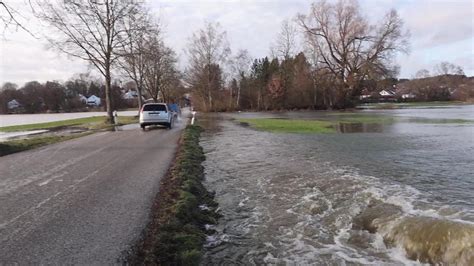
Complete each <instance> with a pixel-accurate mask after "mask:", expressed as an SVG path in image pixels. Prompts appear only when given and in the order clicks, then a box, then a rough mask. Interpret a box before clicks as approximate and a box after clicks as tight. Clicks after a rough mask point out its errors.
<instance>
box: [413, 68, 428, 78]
mask: <svg viewBox="0 0 474 266" xmlns="http://www.w3.org/2000/svg"><path fill="white" fill-rule="evenodd" d="M429 77H431V74H430V71H429V70H428V69H420V70H418V71H417V72H416V74H415V78H417V79H422V78H429Z"/></svg>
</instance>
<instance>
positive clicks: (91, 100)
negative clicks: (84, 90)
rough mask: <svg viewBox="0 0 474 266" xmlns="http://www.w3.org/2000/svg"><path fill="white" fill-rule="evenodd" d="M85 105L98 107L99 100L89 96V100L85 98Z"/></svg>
mask: <svg viewBox="0 0 474 266" xmlns="http://www.w3.org/2000/svg"><path fill="white" fill-rule="evenodd" d="M87 105H90V106H100V98H99V97H97V96H95V95H91V96H89V98H87Z"/></svg>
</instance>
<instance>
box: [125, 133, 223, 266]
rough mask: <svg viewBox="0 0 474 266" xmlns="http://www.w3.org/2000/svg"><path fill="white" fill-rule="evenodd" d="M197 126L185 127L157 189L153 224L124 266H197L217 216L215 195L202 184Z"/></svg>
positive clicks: (201, 157) (202, 172) (201, 158)
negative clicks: (208, 228)
mask: <svg viewBox="0 0 474 266" xmlns="http://www.w3.org/2000/svg"><path fill="white" fill-rule="evenodd" d="M201 130H202V129H201V128H200V127H199V126H192V125H190V126H188V127H187V128H186V129H185V131H184V134H183V138H182V141H181V145H180V148H179V150H178V153H177V156H176V161H175V163H174V166H173V168H172V169H171V170H170V172H169V174H168V175H167V177H165V179H164V181H163V182H162V184H161V186H160V191H159V193H158V196H157V199H156V200H155V203H154V207H153V214H152V220H151V222H150V223H149V224H148V226H147V229H146V230H145V232H144V236H143V239H142V240H141V242H140V243H138V244H137V245H136V247H135V250H134V251H132V252H133V254H132V255H131V256H130V257H129V258H128V261H127V264H134V265H135V264H152V265H199V263H200V261H201V258H202V254H203V245H204V243H205V241H206V233H210V232H209V231H208V230H207V229H206V224H216V223H217V219H218V218H219V214H218V213H217V212H216V209H217V203H216V202H215V201H214V195H213V194H212V193H210V192H208V191H207V190H206V188H205V187H204V185H203V184H202V181H203V179H204V168H203V166H202V165H201V163H202V162H203V161H204V160H205V156H204V153H203V150H202V147H201V146H200V145H199V136H200V133H201Z"/></svg>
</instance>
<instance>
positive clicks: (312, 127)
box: [238, 118, 336, 133]
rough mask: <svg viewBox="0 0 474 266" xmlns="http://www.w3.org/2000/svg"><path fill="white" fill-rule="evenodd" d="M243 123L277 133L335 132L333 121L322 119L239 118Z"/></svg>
mask: <svg viewBox="0 0 474 266" xmlns="http://www.w3.org/2000/svg"><path fill="white" fill-rule="evenodd" d="M238 121H239V122H240V123H241V124H244V125H250V126H251V127H253V128H256V129H259V130H265V131H270V132H277V133H335V132H336V130H335V129H334V127H333V123H332V122H329V121H321V120H293V119H274V118H255V119H239V120H238Z"/></svg>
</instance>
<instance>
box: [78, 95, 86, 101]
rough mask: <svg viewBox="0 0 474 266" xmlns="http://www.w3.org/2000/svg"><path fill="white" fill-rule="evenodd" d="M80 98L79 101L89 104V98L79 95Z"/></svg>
mask: <svg viewBox="0 0 474 266" xmlns="http://www.w3.org/2000/svg"><path fill="white" fill-rule="evenodd" d="M78 97H79V100H80V101H81V102H83V103H87V97H86V96H84V95H82V94H79V95H78Z"/></svg>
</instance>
